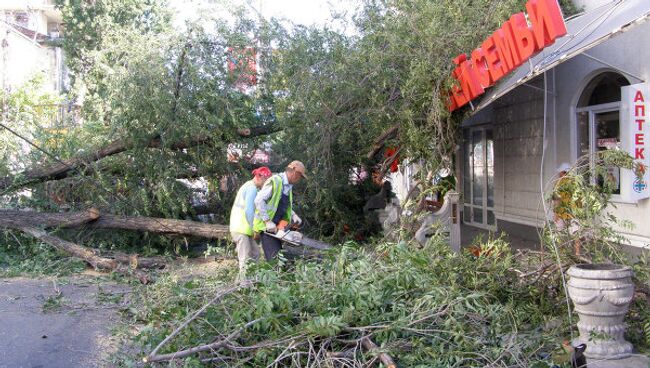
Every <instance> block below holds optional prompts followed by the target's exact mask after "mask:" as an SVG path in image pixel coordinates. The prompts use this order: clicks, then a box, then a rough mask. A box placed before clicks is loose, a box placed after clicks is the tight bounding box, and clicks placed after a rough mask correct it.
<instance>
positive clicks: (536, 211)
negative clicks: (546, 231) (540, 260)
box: [457, 0, 650, 247]
mask: <svg viewBox="0 0 650 368" xmlns="http://www.w3.org/2000/svg"><path fill="white" fill-rule="evenodd" d="M649 18H650V2H647V1H643V0H623V1H616V2H611V1H601V2H600V3H599V4H592V5H591V6H590V7H589V9H588V10H587V11H586V12H585V13H583V14H580V15H578V16H576V17H574V18H572V19H570V20H567V21H566V27H567V30H568V33H567V34H566V35H565V36H564V37H562V38H559V39H558V40H556V41H555V44H554V45H553V46H552V47H549V48H548V49H546V50H544V51H542V52H540V54H538V55H537V56H535V57H533V58H532V59H531V60H530V61H529V62H526V63H524V64H523V65H521V66H520V67H519V68H518V69H517V70H516V71H514V72H513V73H512V75H511V76H509V77H507V78H504V80H502V81H501V82H500V83H499V84H498V85H497V86H495V87H493V88H492V89H491V90H489V91H488V92H487V93H486V95H485V96H484V97H483V98H482V99H481V100H479V101H478V103H476V102H475V109H474V112H473V114H472V116H471V117H470V118H468V119H467V120H465V121H464V122H463V124H462V128H463V143H462V146H461V147H460V150H459V152H458V157H459V160H457V161H458V167H457V171H458V174H459V175H458V176H459V177H460V178H461V180H460V181H459V191H460V192H461V193H462V194H463V199H462V201H463V221H464V223H465V224H468V225H471V226H476V227H480V228H484V229H488V230H506V231H508V230H511V229H521V228H522V227H527V228H529V229H534V228H539V227H542V226H544V224H545V222H546V221H547V219H548V218H549V209H548V203H545V202H544V200H543V198H544V193H548V190H549V189H550V188H549V185H550V183H552V182H553V179H554V178H556V177H557V173H558V168H559V167H560V166H561V165H562V164H564V163H568V164H575V163H576V161H577V160H578V159H579V158H580V157H584V155H588V154H593V153H594V152H597V151H602V150H605V149H625V150H628V148H629V146H630V144H634V143H637V144H640V145H639V146H638V148H636V150H637V151H636V152H637V156H638V157H635V158H637V159H640V160H644V159H645V151H647V149H646V142H645V140H644V139H645V138H644V136H639V135H638V134H637V135H631V134H634V133H633V132H632V131H633V129H636V127H637V126H638V127H641V126H642V124H643V123H639V120H640V119H641V118H644V117H643V116H639V115H638V113H641V112H643V113H644V114H645V108H646V107H647V106H648V105H647V104H645V105H643V104H642V102H639V104H642V105H643V108H640V109H636V110H635V107H634V106H632V105H631V104H632V103H633V102H634V101H638V100H639V99H640V98H639V97H637V98H636V100H630V97H626V96H628V95H627V94H629V92H626V91H628V90H630V89H631V88H638V89H640V90H642V91H649V90H650V88H648V83H650V49H649V48H648V47H647V45H648V44H650V21H648V19H649ZM646 100H647V98H646ZM630 109H632V112H634V111H636V112H637V116H636V117H634V116H632V115H630V112H631V110H630ZM642 110H643V111H642ZM649 112H650V111H649ZM642 128H643V129H642V131H641V134H644V131H645V126H643V127H642ZM630 137H632V138H630ZM634 137H636V138H634ZM634 139H636V141H634ZM639 150H640V151H639ZM634 152H635V151H634V149H633V150H632V151H631V153H632V154H634ZM639 153H640V154H639ZM648 154H649V156H650V152H648ZM627 171H629V170H627ZM610 175H611V177H612V178H613V179H614V180H615V182H616V183H617V189H616V192H615V195H614V196H613V202H614V204H615V206H616V207H615V208H611V209H610V211H611V212H612V213H613V214H614V215H615V216H616V217H618V218H620V219H623V220H629V221H631V222H632V223H633V224H634V228H633V229H627V228H626V229H623V228H621V229H619V231H620V233H621V235H623V236H624V237H625V238H626V239H627V241H628V242H629V244H630V245H633V246H637V247H648V245H649V244H650V226H647V225H646V219H647V218H649V217H650V199H639V196H638V193H635V192H637V191H638V189H643V190H646V191H647V183H644V182H640V183H639V182H636V183H635V182H633V181H631V180H633V179H631V178H632V174H631V172H626V170H624V169H623V170H618V169H613V168H612V169H611V172H610ZM635 185H636V186H635ZM529 233H534V232H529Z"/></svg>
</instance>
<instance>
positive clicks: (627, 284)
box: [567, 264, 634, 359]
mask: <svg viewBox="0 0 650 368" xmlns="http://www.w3.org/2000/svg"><path fill="white" fill-rule="evenodd" d="M567 274H568V275H569V276H570V279H569V282H568V283H567V287H568V290H569V296H570V297H571V300H572V301H573V304H574V306H575V310H576V312H577V313H578V316H579V317H580V321H579V322H578V330H579V331H580V336H579V337H578V338H577V339H576V340H574V341H573V346H577V345H579V344H582V343H584V344H587V350H586V351H585V355H586V356H587V357H588V358H592V359H623V358H627V357H629V356H630V354H631V353H632V344H630V343H629V342H627V341H625V339H624V338H623V334H624V332H625V324H624V323H623V317H625V313H627V310H628V307H629V305H630V302H631V301H632V298H633V296H634V283H633V282H632V270H631V269H630V268H629V267H627V266H620V265H614V264H580V265H575V266H572V267H571V268H569V271H568V272H567Z"/></svg>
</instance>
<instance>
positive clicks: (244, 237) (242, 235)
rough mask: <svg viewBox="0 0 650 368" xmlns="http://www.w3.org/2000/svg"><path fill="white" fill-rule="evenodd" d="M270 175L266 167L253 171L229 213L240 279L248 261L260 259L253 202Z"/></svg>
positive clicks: (243, 274) (244, 275) (240, 189)
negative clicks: (255, 236) (254, 230)
mask: <svg viewBox="0 0 650 368" xmlns="http://www.w3.org/2000/svg"><path fill="white" fill-rule="evenodd" d="M271 175H272V173H271V170H270V169H269V168H268V167H266V166H262V167H259V168H257V169H255V170H253V179H251V180H249V181H247V182H246V183H244V185H242V186H241V188H239V190H238V191H237V196H236V197H235V203H234V204H233V206H232V210H231V211H230V235H231V236H232V240H233V241H234V242H235V245H236V247H237V258H239V277H240V279H243V278H244V277H246V265H247V262H248V261H249V260H253V261H255V262H257V260H258V259H259V257H260V250H259V246H258V245H257V243H256V242H255V239H254V238H253V236H254V233H253V223H254V222H253V221H254V217H255V203H254V201H255V197H256V196H257V191H258V190H259V189H260V188H262V186H263V185H264V183H265V182H266V181H267V180H268V178H270V177H271Z"/></svg>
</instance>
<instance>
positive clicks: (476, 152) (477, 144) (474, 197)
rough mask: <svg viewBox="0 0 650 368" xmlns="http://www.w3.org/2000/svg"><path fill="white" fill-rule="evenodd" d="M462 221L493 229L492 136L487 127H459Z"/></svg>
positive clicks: (494, 224)
mask: <svg viewBox="0 0 650 368" xmlns="http://www.w3.org/2000/svg"><path fill="white" fill-rule="evenodd" d="M463 151H464V159H463V202H464V205H463V221H464V222H465V223H466V224H470V225H474V226H477V227H482V228H485V229H490V230H494V229H495V228H496V218H495V216H494V138H493V133H492V129H491V128H489V127H480V128H471V129H466V130H464V131H463Z"/></svg>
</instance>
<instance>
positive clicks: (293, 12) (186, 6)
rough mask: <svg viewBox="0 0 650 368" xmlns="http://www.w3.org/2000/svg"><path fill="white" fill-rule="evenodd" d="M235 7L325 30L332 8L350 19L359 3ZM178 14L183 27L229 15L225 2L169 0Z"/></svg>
mask: <svg viewBox="0 0 650 368" xmlns="http://www.w3.org/2000/svg"><path fill="white" fill-rule="evenodd" d="M230 1H231V2H232V3H235V4H241V5H246V6H247V7H248V8H249V9H251V10H252V11H254V12H259V13H260V14H262V16H264V17H265V18H267V19H268V18H271V17H275V18H285V19H288V20H290V21H292V22H293V23H296V24H302V25H306V26H310V25H317V26H322V25H324V24H325V23H327V19H329V18H330V10H329V9H330V8H331V7H333V8H334V9H336V10H337V11H338V12H346V13H347V14H348V15H351V13H352V12H353V11H354V8H355V7H354V4H355V1H351V0H347V1H346V0H230ZM169 3H170V5H171V6H172V8H173V9H174V11H175V14H176V22H178V24H179V25H180V24H183V23H184V21H185V20H187V19H192V18H194V17H196V16H197V15H199V14H204V13H205V12H215V13H216V14H222V13H225V12H223V11H219V9H222V8H223V5H222V4H223V3H224V1H221V0H169Z"/></svg>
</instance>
